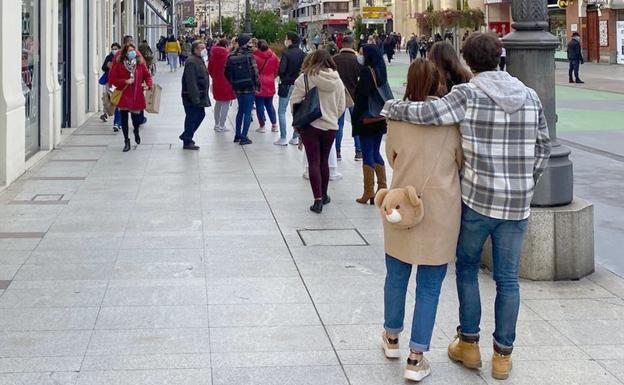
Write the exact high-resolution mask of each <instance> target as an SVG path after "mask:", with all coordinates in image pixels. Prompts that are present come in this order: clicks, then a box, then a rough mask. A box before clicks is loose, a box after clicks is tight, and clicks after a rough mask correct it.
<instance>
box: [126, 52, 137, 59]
mask: <svg viewBox="0 0 624 385" xmlns="http://www.w3.org/2000/svg"><path fill="white" fill-rule="evenodd" d="M126 56H127V57H128V59H130V60H134V59H136V56H137V54H136V51H128V53H127V54H126Z"/></svg>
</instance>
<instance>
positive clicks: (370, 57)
mask: <svg viewBox="0 0 624 385" xmlns="http://www.w3.org/2000/svg"><path fill="white" fill-rule="evenodd" d="M362 54H363V55H364V65H365V66H368V67H370V68H372V69H373V70H375V78H376V81H377V86H378V87H379V86H383V85H384V84H386V83H387V82H388V73H387V72H386V63H385V62H384V58H383V55H382V54H381V51H380V50H379V48H377V46H376V45H374V44H364V45H363V46H362Z"/></svg>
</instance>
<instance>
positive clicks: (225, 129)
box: [219, 127, 230, 132]
mask: <svg viewBox="0 0 624 385" xmlns="http://www.w3.org/2000/svg"><path fill="white" fill-rule="evenodd" d="M220 128H221V130H220V131H219V132H228V131H230V129H229V128H227V127H220Z"/></svg>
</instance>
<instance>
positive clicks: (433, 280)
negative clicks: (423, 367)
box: [384, 254, 447, 353]
mask: <svg viewBox="0 0 624 385" xmlns="http://www.w3.org/2000/svg"><path fill="white" fill-rule="evenodd" d="M446 268H447V265H446V264H444V265H440V266H426V265H420V266H418V268H417V271H416V303H415V304H414V317H413V319H412V336H411V338H410V348H411V349H413V350H414V351H417V352H422V353H424V352H427V351H429V345H430V344H431V335H432V334H433V326H434V325H435V318H436V312H437V311H438V300H439V298H440V289H441V288H442V281H444V277H445V276H446ZM410 274H412V265H411V264H409V263H405V262H402V261H399V260H398V259H396V258H394V257H392V256H390V255H388V254H386V283H385V285H384V319H385V322H384V328H385V329H386V332H388V333H389V334H393V335H398V334H399V333H401V332H402V331H403V319H404V318H405V296H406V294H407V285H408V284H409V279H410Z"/></svg>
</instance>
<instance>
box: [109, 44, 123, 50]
mask: <svg viewBox="0 0 624 385" xmlns="http://www.w3.org/2000/svg"><path fill="white" fill-rule="evenodd" d="M115 47H117V49H121V44H119V43H113V44H111V49H113V48H115Z"/></svg>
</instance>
